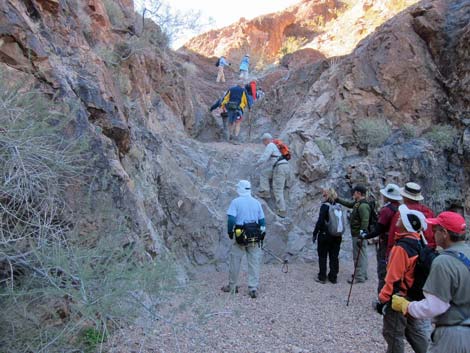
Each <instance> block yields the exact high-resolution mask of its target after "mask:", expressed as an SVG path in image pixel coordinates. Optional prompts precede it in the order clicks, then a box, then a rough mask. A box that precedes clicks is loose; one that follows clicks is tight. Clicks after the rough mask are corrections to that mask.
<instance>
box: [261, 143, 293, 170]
mask: <svg viewBox="0 0 470 353" xmlns="http://www.w3.org/2000/svg"><path fill="white" fill-rule="evenodd" d="M279 157H281V152H280V151H279V148H277V146H276V145H275V144H274V143H273V142H270V143H268V144H267V145H266V147H265V149H264V152H263V154H262V155H261V157H259V159H258V161H257V162H256V164H258V165H261V164H264V163H266V164H268V162H269V164H271V165H274V163H276V162H277V161H278V159H279ZM281 162H282V161H280V162H279V163H281ZM286 162H287V161H286Z"/></svg>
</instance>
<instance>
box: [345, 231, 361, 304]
mask: <svg viewBox="0 0 470 353" xmlns="http://www.w3.org/2000/svg"><path fill="white" fill-rule="evenodd" d="M363 241H364V239H362V238H361V245H360V246H359V251H358V252H357V257H356V261H354V273H353V276H352V281H351V287H350V288H349V294H348V301H347V302H346V306H349V299H350V298H351V292H352V287H353V284H354V280H355V279H356V271H357V264H358V262H359V256H361V250H362V242H363Z"/></svg>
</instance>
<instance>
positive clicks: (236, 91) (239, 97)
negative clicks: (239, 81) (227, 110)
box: [221, 86, 251, 111]
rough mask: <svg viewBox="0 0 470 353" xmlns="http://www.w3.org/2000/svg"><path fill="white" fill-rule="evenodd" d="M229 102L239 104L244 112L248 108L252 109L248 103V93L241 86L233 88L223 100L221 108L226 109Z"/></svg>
mask: <svg viewBox="0 0 470 353" xmlns="http://www.w3.org/2000/svg"><path fill="white" fill-rule="evenodd" d="M228 102H235V103H237V104H238V107H239V109H240V110H241V111H244V110H245V108H246V107H247V106H248V107H251V105H250V103H249V102H248V92H247V91H246V89H245V88H243V87H240V86H233V87H232V88H230V89H229V90H228V91H227V93H226V94H225V96H224V99H223V100H222V104H221V106H222V107H225V105H226V104H227V103H228Z"/></svg>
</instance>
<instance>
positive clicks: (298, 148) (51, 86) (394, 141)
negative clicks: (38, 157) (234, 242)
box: [0, 0, 470, 268]
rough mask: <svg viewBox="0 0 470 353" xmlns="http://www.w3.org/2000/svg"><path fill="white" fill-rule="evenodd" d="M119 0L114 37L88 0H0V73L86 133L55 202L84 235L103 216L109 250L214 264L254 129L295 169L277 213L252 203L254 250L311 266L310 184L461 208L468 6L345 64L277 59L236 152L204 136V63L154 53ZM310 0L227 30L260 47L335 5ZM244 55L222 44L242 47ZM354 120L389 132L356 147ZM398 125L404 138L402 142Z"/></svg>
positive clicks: (396, 29)
mask: <svg viewBox="0 0 470 353" xmlns="http://www.w3.org/2000/svg"><path fill="white" fill-rule="evenodd" d="M121 3H122V4H123V5H126V6H128V7H126V6H124V8H123V9H121V10H122V19H123V20H122V21H121V22H119V23H120V24H119V27H116V25H112V23H111V21H110V18H109V16H108V13H107V11H106V9H105V7H104V5H103V3H102V2H101V1H100V0H90V1H86V2H80V1H76V2H74V1H67V2H57V1H51V0H49V1H45V0H42V1H40V0H30V1H18V0H7V1H3V2H1V4H0V61H1V62H2V67H4V68H8V71H9V72H12V73H15V72H18V73H20V72H22V73H26V74H28V75H29V76H31V78H32V79H34V80H35V81H36V83H37V85H38V86H39V87H41V89H42V90H44V92H47V93H48V94H51V96H52V95H55V96H56V97H59V99H73V100H74V101H75V102H77V103H76V104H77V114H76V116H75V117H74V119H75V122H74V124H73V126H71V127H70V129H71V130H73V134H75V135H77V136H78V135H81V136H87V138H88V139H89V141H90V146H91V148H92V151H93V154H94V156H95V157H96V158H95V159H94V160H93V166H92V170H93V173H91V174H92V176H93V177H90V180H89V181H88V187H87V189H86V190H81V191H80V192H74V194H73V195H70V197H71V199H74V200H75V202H74V205H77V206H76V207H75V208H76V209H75V210H74V211H76V213H77V217H76V219H77V223H78V226H80V228H81V234H83V236H85V237H92V236H96V235H92V234H99V232H100V231H108V230H107V229H106V228H105V225H106V224H107V222H108V223H109V222H110V221H113V222H115V221H117V220H118V221H119V222H120V224H123V225H124V226H125V229H126V231H125V232H124V234H121V233H120V234H119V236H116V241H120V242H123V243H126V242H140V243H142V244H144V245H145V249H146V251H147V252H149V253H152V254H153V253H157V254H159V253H162V252H165V251H166V250H168V249H170V250H171V251H172V252H173V253H174V254H175V256H176V257H177V258H178V259H180V261H181V262H182V263H184V264H186V265H188V267H191V266H193V265H198V266H200V267H207V268H213V267H214V266H215V267H217V268H223V267H224V266H226V264H227V254H228V250H229V246H230V242H229V239H228V238H227V237H226V235H225V222H226V216H225V211H226V209H227V207H228V204H229V202H230V200H231V199H232V198H233V197H235V184H236V182H237V181H238V179H240V178H244V179H250V180H251V181H252V183H253V187H254V189H256V187H257V185H258V177H257V171H256V170H254V169H253V161H254V160H255V158H257V157H258V156H259V154H260V153H261V152H262V149H263V148H262V145H261V144H259V143H258V141H257V139H258V138H259V136H260V135H261V134H262V133H263V132H265V131H271V132H272V133H274V134H275V135H278V136H280V137H281V138H282V139H283V140H285V141H286V142H287V143H288V144H289V146H290V148H291V149H292V152H293V159H292V160H291V162H290V164H291V167H292V169H293V172H294V173H295V175H296V178H295V181H294V184H293V185H292V187H291V189H290V193H289V197H288V207H289V210H290V211H289V218H288V219H285V220H281V219H279V218H277V217H276V216H275V215H274V213H273V212H272V211H271V207H272V206H273V205H272V203H271V202H272V201H271V200H269V201H268V202H267V203H266V202H264V201H263V207H264V209H265V213H266V218H267V224H268V239H267V245H268V246H269V247H271V248H272V249H273V250H274V251H275V252H276V253H277V254H283V253H288V254H290V255H291V256H292V257H293V258H297V259H303V260H308V259H310V258H311V257H312V256H313V252H312V250H313V249H312V246H311V241H310V234H311V231H312V229H313V225H314V221H315V218H316V216H317V212H318V209H319V203H320V200H319V195H320V190H321V187H324V186H329V185H333V186H335V187H336V188H338V190H339V192H340V194H342V195H343V196H346V195H349V192H350V188H351V186H352V185H353V184H355V183H357V182H364V183H366V184H367V185H368V186H370V187H371V189H372V190H374V191H376V190H378V187H379V186H383V184H385V183H387V182H391V181H393V182H396V183H399V184H403V183H404V182H405V181H407V180H415V181H417V182H420V183H421V184H422V185H423V188H424V190H425V196H426V202H427V203H429V204H430V205H431V206H432V207H433V208H434V209H435V211H441V210H442V209H444V208H448V207H452V208H456V209H461V210H465V211H466V212H467V214H468V212H469V211H470V204H469V203H468V202H469V201H468V200H470V188H469V186H468V185H470V183H469V182H470V180H469V171H470V161H469V157H468V155H469V152H468V151H469V136H468V135H469V133H468V129H469V125H470V121H469V111H468V107H469V104H468V99H469V97H470V95H469V91H468V90H469V85H468V82H467V81H468V79H467V78H468V77H469V62H470V61H469V57H468V53H469V50H468V49H469V47H468V46H469V43H470V41H469V33H470V27H469V23H470V21H469V19H470V18H469V4H468V2H466V1H461V0H460V1H457V0H454V1H447V0H446V1H444V0H437V1H429V2H423V3H420V4H418V5H417V6H413V7H411V8H410V9H408V10H407V11H404V12H403V13H400V14H399V15H398V16H396V17H395V18H393V19H391V20H390V21H388V22H386V23H384V24H383V25H382V26H380V27H379V28H378V29H377V30H376V31H375V32H374V33H373V34H371V35H370V36H368V37H367V38H365V39H363V40H362V41H361V42H360V43H359V45H358V46H357V48H356V49H355V50H354V52H353V53H351V54H350V55H348V56H344V57H341V58H337V59H335V60H329V59H324V58H323V57H322V56H315V57H316V59H315V60H314V61H315V62H312V61H310V62H309V63H308V64H305V62H302V61H301V60H302V58H303V55H302V54H296V55H298V56H299V57H298V58H297V59H295V60H293V61H292V62H293V63H295V62H302V64H301V65H295V64H286V65H284V66H282V67H276V68H274V69H272V70H271V71H267V72H266V74H265V75H264V76H263V77H260V81H259V85H260V86H261V87H263V88H264V90H265V91H266V97H265V98H264V99H263V100H261V101H260V102H259V103H257V105H256V106H255V107H254V109H253V110H252V111H251V113H250V117H251V118H250V119H251V120H248V119H245V122H244V123H243V127H242V129H243V130H242V138H243V139H244V140H245V142H244V143H243V144H242V145H232V144H228V143H225V142H218V139H219V137H220V135H221V134H220V131H221V130H220V125H221V122H220V119H219V118H218V117H216V116H215V115H214V116H210V115H209V114H208V113H207V108H208V106H209V105H210V104H211V103H212V102H213V101H214V100H215V99H216V98H218V97H219V96H220V95H221V94H222V93H223V92H224V91H225V90H226V88H227V86H224V85H216V84H215V83H214V82H213V81H215V67H214V64H213V62H212V60H210V59H207V58H205V57H204V56H202V55H198V54H194V53H191V52H190V51H183V52H179V53H174V52H170V51H169V50H165V49H162V48H161V45H160V44H159V43H160V42H159V35H161V32H160V31H159V29H158V28H156V27H155V26H152V25H151V24H146V25H145V28H146V29H145V30H144V32H142V30H141V29H140V30H139V25H140V26H141V23H142V22H141V19H139V18H134V17H133V16H134V15H133V11H132V9H131V7H130V6H131V5H132V4H130V3H129V2H126V3H125V4H124V2H121ZM311 4H313V5H311ZM319 4H320V2H314V1H312V2H310V1H304V2H302V3H301V5H299V7H296V8H291V9H290V10H288V11H287V12H286V13H287V15H285V16H280V15H272V16H271V17H269V16H268V17H267V18H266V19H263V20H256V21H254V22H253V21H250V22H247V21H245V22H244V25H243V26H238V27H236V28H237V30H240V31H245V32H246V33H247V36H246V37H247V38H251V37H250V36H251V35H252V34H253V36H254V37H256V38H259V42H260V43H261V41H262V40H261V39H262V38H264V39H263V41H267V40H268V39H269V45H268V48H270V49H269V50H270V52H271V53H275V52H277V50H278V48H277V47H278V46H279V43H280V42H281V37H282V35H285V33H287V32H289V31H291V30H292V31H294V29H293V28H294V27H295V24H296V22H295V21H296V16H297V15H296V14H299V13H300V11H303V10H302V9H304V10H305V11H307V10H308V11H310V10H309V9H311V7H310V5H311V6H319V7H318V8H317V9H316V10H315V11H320V10H319V9H323V10H324V9H327V8H329V9H335V6H334V4H331V3H330V2H323V3H322V4H321V7H320V5H319ZM323 10H322V11H323ZM312 11H313V10H312ZM312 13H318V12H312ZM324 16H325V18H327V17H328V16H329V15H327V13H325V15H324ZM305 18H306V17H305ZM239 27H240V28H239ZM234 28H235V27H234ZM262 28H265V29H266V28H272V31H273V33H270V34H266V33H264V32H263V31H262V30H261V29H262ZM289 33H290V32H289ZM215 35H216V33H215V32H214V33H209V34H207V36H215ZM267 38H268V39H267ZM197 40H201V39H197ZM197 40H195V41H197ZM250 40H251V39H250ZM249 43H250V47H251V45H252V44H251V43H255V42H249ZM244 45H247V44H241V45H240V46H239V47H237V48H242V49H240V50H242V51H241V52H243V48H244V47H243V46H244ZM253 48H258V46H257V45H255V44H253ZM211 50H212V51H211V52H210V53H209V54H208V55H212V53H215V52H214V51H215V50H216V49H215V48H212V49H211ZM224 50H225V49H224ZM234 50H235V49H234ZM236 50H238V49H236ZM241 52H240V53H241ZM310 53H311V52H310ZM307 55H310V54H307ZM362 119H368V120H385V121H387V127H388V129H389V130H390V131H391V133H390V134H389V135H388V136H385V139H384V142H382V143H380V144H378V145H377V146H369V148H368V149H367V150H364V149H362V148H360V145H361V142H363V141H359V140H358V139H359V138H360V137H359V136H360V134H359V130H358V126H357V123H358V122H359V121H360V120H362ZM248 121H250V125H251V129H248ZM438 123H448V124H452V125H453V126H455V127H457V128H458V131H459V135H458V136H456V141H455V143H454V145H453V147H450V148H446V150H443V149H441V148H440V147H439V146H438V145H436V144H432V143H431V142H430V140H429V139H427V138H426V134H425V133H426V132H427V131H428V130H429V128H430V127H432V126H434V125H436V124H438ZM405 124H408V125H409V126H412V127H414V128H415V130H416V131H415V133H416V136H417V137H409V134H407V133H406V131H405V129H404V126H405ZM408 125H407V126H408ZM249 130H251V134H250V133H249ZM384 130H387V129H385V128H384ZM464 130H465V133H464V134H463V135H462V133H463V132H464ZM457 140H458V141H457ZM255 142H256V143H255ZM90 198H91V199H90ZM80 200H81V201H82V202H80ZM465 200H467V201H465ZM83 205H85V206H83ZM92 230H93V232H92Z"/></svg>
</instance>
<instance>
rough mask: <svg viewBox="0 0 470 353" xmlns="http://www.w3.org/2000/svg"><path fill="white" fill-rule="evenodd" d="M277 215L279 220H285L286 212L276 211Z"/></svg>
mask: <svg viewBox="0 0 470 353" xmlns="http://www.w3.org/2000/svg"><path fill="white" fill-rule="evenodd" d="M277 215H278V216H279V217H281V218H286V217H287V212H286V211H277Z"/></svg>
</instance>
